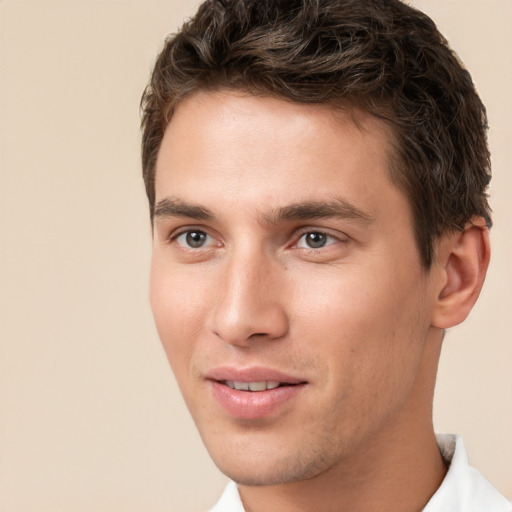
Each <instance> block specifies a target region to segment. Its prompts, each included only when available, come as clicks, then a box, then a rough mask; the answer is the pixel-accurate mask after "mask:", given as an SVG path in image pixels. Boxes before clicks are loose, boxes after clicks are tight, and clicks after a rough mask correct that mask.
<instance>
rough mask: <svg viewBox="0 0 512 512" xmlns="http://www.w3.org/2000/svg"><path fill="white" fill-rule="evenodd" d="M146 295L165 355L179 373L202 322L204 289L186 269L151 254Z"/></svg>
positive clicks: (189, 354)
mask: <svg viewBox="0 0 512 512" xmlns="http://www.w3.org/2000/svg"><path fill="white" fill-rule="evenodd" d="M149 298H150V303H151V310H152V312H153V317H154V319H155V324H156V328H157V331H158V334H159V336H160V340H161V341H162V344H163V347H164V349H165V352H166V354H167V358H168V359H169V362H170V364H171V366H172V368H173V370H174V371H175V372H176V373H178V374H179V373H180V371H181V367H182V366H183V364H184V363H185V364H187V362H188V361H189V360H190V358H191V356H192V353H193V350H194V340H196V339H197V338H198V335H199V332H200V330H201V328H202V325H203V321H202V316H203V310H204V307H205V302H206V301H205V295H204V290H202V289H201V288H199V287H197V286H193V283H192V284H191V283H190V280H189V279H187V277H186V273H184V272H179V271H177V270H173V268H170V267H169V266H168V265H166V264H165V262H162V261H159V257H158V256H154V257H153V261H152V264H151V277H150V293H149Z"/></svg>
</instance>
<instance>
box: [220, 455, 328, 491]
mask: <svg viewBox="0 0 512 512" xmlns="http://www.w3.org/2000/svg"><path fill="white" fill-rule="evenodd" d="M224 455H225V454H224ZM212 458H213V461H214V462H215V464H216V465H217V467H218V468H219V470H220V471H221V472H222V473H224V474H225V475H226V476H227V477H228V478H230V479H231V480H233V481H234V482H236V483H237V484H240V485H246V486H254V487H260V486H270V485H283V484H289V483H293V482H298V481H302V480H309V479H311V478H314V477H316V476H318V475H320V474H321V473H323V472H325V471H326V470H327V469H328V468H329V465H328V464H325V461H317V460H314V459H313V460H308V459H307V458H303V457H300V455H299V456H293V455H290V456H287V457H284V458H283V457H281V456H278V457H276V458H274V459H273V458H272V457H269V456H268V454H265V457H254V456H248V457H247V458H245V457H240V453H237V454H234V455H233V459H234V460H227V459H226V457H225V456H224V457H217V460H216V458H215V457H214V456H213V457H212ZM261 459H264V460H261ZM322 462H323V463H322Z"/></svg>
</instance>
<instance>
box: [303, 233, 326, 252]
mask: <svg viewBox="0 0 512 512" xmlns="http://www.w3.org/2000/svg"><path fill="white" fill-rule="evenodd" d="M326 241H327V236H326V235H324V234H323V233H308V234H307V235H306V242H307V244H308V245H309V247H311V248H313V249H318V248H319V247H323V246H324V245H325V242H326Z"/></svg>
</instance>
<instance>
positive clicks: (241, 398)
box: [210, 381, 306, 420]
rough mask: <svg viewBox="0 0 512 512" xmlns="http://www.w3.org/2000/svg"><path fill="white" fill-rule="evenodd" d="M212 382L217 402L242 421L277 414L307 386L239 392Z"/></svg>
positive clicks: (297, 385)
mask: <svg viewBox="0 0 512 512" xmlns="http://www.w3.org/2000/svg"><path fill="white" fill-rule="evenodd" d="M210 382H211V387H212V394H213V397H214V398H215V400H217V402H218V403H219V404H220V406H221V407H222V408H223V409H224V410H225V411H226V412H227V413H228V414H229V415H230V416H233V417H234V418H237V419H241V420H256V419H261V418H266V417H268V416H270V415H272V414H276V413H277V412H278V411H280V410H281V409H282V408H283V407H284V406H286V405H287V404H288V403H289V402H290V401H291V400H293V399H294V398H295V397H296V396H297V395H298V394H299V393H300V392H301V391H302V390H303V389H304V388H305V386H306V384H296V385H293V386H282V387H278V388H275V389H267V390H266V391H239V390H238V389H231V388H230V387H228V386H226V385H225V384H221V383H220V382H217V381H210Z"/></svg>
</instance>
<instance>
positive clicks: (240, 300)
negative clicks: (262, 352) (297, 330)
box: [209, 253, 289, 347]
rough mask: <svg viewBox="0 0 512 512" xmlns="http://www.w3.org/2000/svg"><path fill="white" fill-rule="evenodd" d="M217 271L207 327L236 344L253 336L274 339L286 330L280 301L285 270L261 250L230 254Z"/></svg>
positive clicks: (246, 342) (246, 343)
mask: <svg viewBox="0 0 512 512" xmlns="http://www.w3.org/2000/svg"><path fill="white" fill-rule="evenodd" d="M221 267H222V270H221V271H220V272H219V279H218V281H217V282H218V283H219V285H218V286H219V287H218V291H217V295H216V300H215V303H214V307H213V309H212V311H211V316H210V326H209V327H210V329H211V331H213V333H214V334H215V335H216V336H218V337H219V338H221V339H222V340H223V341H224V342H226V343H229V344H231V345H237V346H240V347H246V346H250V345H251V344H253V343H254V342H255V340H256V339H260V340H276V339H279V338H282V337H283V336H284V335H285V334H286V333H287V331H288V328H289V324H288V315H287V313H286V304H285V303H284V302H285V301H283V286H282V285H283V282H282V275H283V273H284V272H285V270H284V269H283V268H282V267H281V266H280V264H279V263H278V262H274V261H271V258H270V257H266V256H265V255H264V254H254V253H251V254H247V255H246V256H243V255H233V257H232V258H230V259H229V261H226V262H224V263H223V264H222V265H221Z"/></svg>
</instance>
